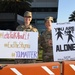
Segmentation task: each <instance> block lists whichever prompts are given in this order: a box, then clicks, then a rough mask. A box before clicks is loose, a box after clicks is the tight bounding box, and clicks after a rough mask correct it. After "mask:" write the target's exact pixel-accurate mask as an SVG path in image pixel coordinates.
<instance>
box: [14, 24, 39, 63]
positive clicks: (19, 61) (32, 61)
mask: <svg viewBox="0 0 75 75" xmlns="http://www.w3.org/2000/svg"><path fill="white" fill-rule="evenodd" d="M16 30H17V31H26V32H38V30H37V29H36V28H34V27H32V25H29V27H28V28H26V27H25V25H20V26H18V27H17V28H16ZM35 62H36V60H35V59H16V60H15V63H20V64H21V63H35Z"/></svg>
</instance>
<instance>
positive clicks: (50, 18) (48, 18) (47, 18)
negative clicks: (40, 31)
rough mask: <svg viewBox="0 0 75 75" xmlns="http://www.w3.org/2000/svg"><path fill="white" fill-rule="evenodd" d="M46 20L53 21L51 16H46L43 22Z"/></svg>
mask: <svg viewBox="0 0 75 75" xmlns="http://www.w3.org/2000/svg"><path fill="white" fill-rule="evenodd" d="M47 20H49V21H52V22H53V17H51V16H49V17H46V18H45V22H46V21H47Z"/></svg>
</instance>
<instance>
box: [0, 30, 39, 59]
mask: <svg viewBox="0 0 75 75" xmlns="http://www.w3.org/2000/svg"><path fill="white" fill-rule="evenodd" d="M0 42H1V43H0V58H2V59H3V58H10V59H12V58H15V59H37V58H38V32H23V31H0Z"/></svg>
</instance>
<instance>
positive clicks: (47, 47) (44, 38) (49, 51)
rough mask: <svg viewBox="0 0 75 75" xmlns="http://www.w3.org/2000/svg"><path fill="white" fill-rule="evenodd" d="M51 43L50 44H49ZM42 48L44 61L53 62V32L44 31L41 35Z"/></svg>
mask: <svg viewBox="0 0 75 75" xmlns="http://www.w3.org/2000/svg"><path fill="white" fill-rule="evenodd" d="M49 41H50V43H49ZM40 42H41V46H42V48H43V61H44V62H49V61H53V48H52V34H51V31H47V30H46V31H44V32H43V33H42V35H41V40H40Z"/></svg>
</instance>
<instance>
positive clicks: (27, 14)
mask: <svg viewBox="0 0 75 75" xmlns="http://www.w3.org/2000/svg"><path fill="white" fill-rule="evenodd" d="M26 16H30V17H32V12H30V11H26V12H25V13H24V17H26Z"/></svg>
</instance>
